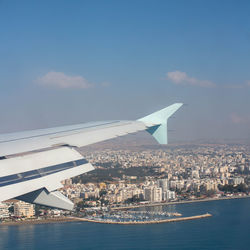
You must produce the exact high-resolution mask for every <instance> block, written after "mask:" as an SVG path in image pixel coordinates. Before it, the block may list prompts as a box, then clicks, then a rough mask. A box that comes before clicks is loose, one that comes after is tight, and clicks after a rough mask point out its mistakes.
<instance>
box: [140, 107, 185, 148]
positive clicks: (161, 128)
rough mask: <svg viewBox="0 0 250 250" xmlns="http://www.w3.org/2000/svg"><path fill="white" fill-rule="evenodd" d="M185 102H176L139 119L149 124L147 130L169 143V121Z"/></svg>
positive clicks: (161, 140) (158, 139)
mask: <svg viewBox="0 0 250 250" xmlns="http://www.w3.org/2000/svg"><path fill="white" fill-rule="evenodd" d="M182 105H183V103H175V104H172V105H170V106H168V107H166V108H164V109H161V110H159V111H156V112H154V113H152V114H150V115H148V116H145V117H143V118H141V119H138V121H141V122H143V123H145V124H146V125H147V126H148V129H147V131H148V132H149V133H150V134H151V135H152V136H153V137H154V138H155V139H156V140H157V141H158V142H159V143H160V144H167V143H168V135H167V121H168V118H169V117H170V116H171V115H173V114H174V113H175V112H176V111H177V110H178V109H179V108H180V107H181V106H182Z"/></svg>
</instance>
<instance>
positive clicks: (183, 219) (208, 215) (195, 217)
mask: <svg viewBox="0 0 250 250" xmlns="http://www.w3.org/2000/svg"><path fill="white" fill-rule="evenodd" d="M211 216H212V214H209V213H206V214H201V215H195V216H188V217H180V218H172V219H162V220H159V219H154V220H143V221H139V220H137V221H136V220H135V221H115V220H111V219H107V220H103V219H98V218H74V219H77V220H79V221H86V222H94V223H103V224H119V225H140V224H159V223H169V222H179V221H187V220H197V219H203V218H208V217H211Z"/></svg>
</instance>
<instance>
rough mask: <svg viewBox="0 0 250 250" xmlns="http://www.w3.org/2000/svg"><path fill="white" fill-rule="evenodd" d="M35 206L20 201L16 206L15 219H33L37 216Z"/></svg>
mask: <svg viewBox="0 0 250 250" xmlns="http://www.w3.org/2000/svg"><path fill="white" fill-rule="evenodd" d="M34 207H35V206H34V205H33V204H30V203H26V202H23V201H18V202H16V203H15V204H14V216H15V217H28V218H29V217H32V216H34V215H35V209H34Z"/></svg>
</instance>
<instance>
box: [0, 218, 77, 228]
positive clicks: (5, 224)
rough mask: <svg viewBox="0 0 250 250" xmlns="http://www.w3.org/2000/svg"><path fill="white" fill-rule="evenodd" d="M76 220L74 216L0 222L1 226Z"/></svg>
mask: <svg viewBox="0 0 250 250" xmlns="http://www.w3.org/2000/svg"><path fill="white" fill-rule="evenodd" d="M73 221H78V220H77V218H74V217H60V218H49V219H42V220H37V219H35V220H34V219H33V220H21V221H8V222H2V223H0V227H1V226H19V225H35V224H50V223H65V222H73Z"/></svg>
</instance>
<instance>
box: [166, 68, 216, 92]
mask: <svg viewBox="0 0 250 250" xmlns="http://www.w3.org/2000/svg"><path fill="white" fill-rule="evenodd" d="M167 80H170V81H172V82H174V83H175V84H178V85H192V86H199V87H206V88H211V87H215V86H216V84H215V83H213V82H210V81H207V80H199V79H196V78H194V77H190V76H188V75H187V73H186V72H181V71H178V70H177V71H173V72H168V73H167Z"/></svg>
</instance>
